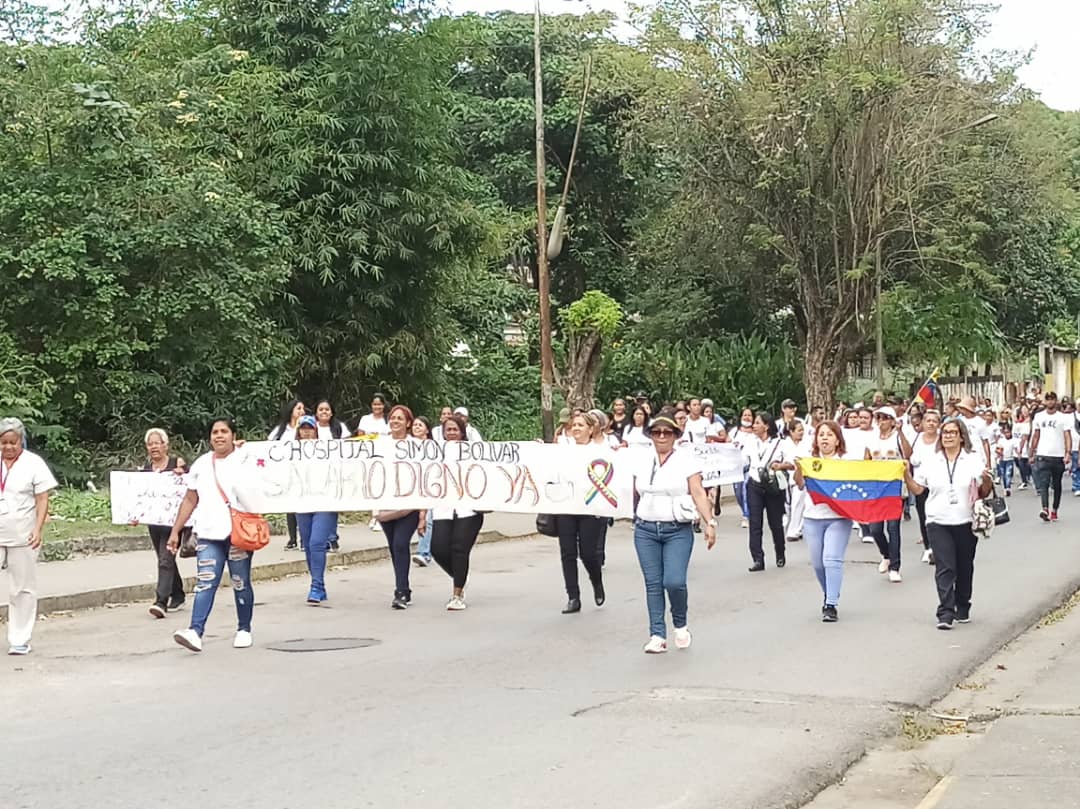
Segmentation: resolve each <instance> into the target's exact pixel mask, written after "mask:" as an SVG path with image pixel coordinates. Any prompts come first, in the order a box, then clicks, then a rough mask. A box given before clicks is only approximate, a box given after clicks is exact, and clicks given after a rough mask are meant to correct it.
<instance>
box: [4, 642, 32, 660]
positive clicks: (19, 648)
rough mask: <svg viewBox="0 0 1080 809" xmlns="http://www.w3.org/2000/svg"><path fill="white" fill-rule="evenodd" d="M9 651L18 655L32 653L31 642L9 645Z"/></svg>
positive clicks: (10, 653)
mask: <svg viewBox="0 0 1080 809" xmlns="http://www.w3.org/2000/svg"><path fill="white" fill-rule="evenodd" d="M7 653H8V654H9V655H16V656H18V657H21V656H22V655H28V654H30V644H29V643H18V644H16V645H14V646H9V647H8V650H7Z"/></svg>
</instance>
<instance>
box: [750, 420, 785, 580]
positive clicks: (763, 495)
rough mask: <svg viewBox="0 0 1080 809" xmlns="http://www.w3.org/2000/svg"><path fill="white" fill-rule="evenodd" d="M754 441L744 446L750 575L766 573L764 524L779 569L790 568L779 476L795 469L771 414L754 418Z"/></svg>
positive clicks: (780, 478)
mask: <svg viewBox="0 0 1080 809" xmlns="http://www.w3.org/2000/svg"><path fill="white" fill-rule="evenodd" d="M753 431H754V439H753V440H751V441H747V442H746V443H745V444H743V457H744V458H745V459H746V462H747V464H749V467H750V468H749V472H748V473H747V483H746V505H747V510H748V511H749V513H750V518H749V519H750V558H751V559H752V560H753V564H752V565H750V568H749V570H750V572H751V573H760V572H761V571H762V570H764V569H765V551H764V549H763V548H762V543H761V539H762V535H763V534H764V529H765V522H766V521H768V523H769V532H770V533H771V534H772V541H773V549H774V550H775V551H776V566H777V567H783V566H784V565H786V564H787V555H786V552H787V547H786V546H785V544H784V505H785V499H786V495H785V483H786V481H785V480H784V479H783V477H782V476H779V475H777V472H783V471H784V470H788V469H793V468H794V467H793V466H792V461H793V459H792V458H787V457H785V455H784V447H783V442H782V441H781V440H780V435H779V431H778V430H777V427H776V422H775V420H774V419H773V417H772V414H771V413H766V412H764V411H761V412H759V413H758V414H757V415H755V416H754V424H753Z"/></svg>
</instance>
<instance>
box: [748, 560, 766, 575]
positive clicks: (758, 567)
mask: <svg viewBox="0 0 1080 809" xmlns="http://www.w3.org/2000/svg"><path fill="white" fill-rule="evenodd" d="M764 569H765V563H764V562H754V564H752V565H751V566H750V567H748V568H747V570H749V571H750V572H751V573H760V572H761V571H763V570H764Z"/></svg>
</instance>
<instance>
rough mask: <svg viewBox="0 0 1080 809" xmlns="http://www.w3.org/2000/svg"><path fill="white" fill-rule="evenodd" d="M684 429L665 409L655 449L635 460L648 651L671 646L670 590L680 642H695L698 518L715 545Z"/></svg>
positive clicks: (655, 424) (654, 428)
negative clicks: (692, 576) (691, 598)
mask: <svg viewBox="0 0 1080 809" xmlns="http://www.w3.org/2000/svg"><path fill="white" fill-rule="evenodd" d="M680 433H681V431H680V430H679V426H678V425H677V424H676V423H675V420H674V419H673V418H672V417H671V416H669V415H667V414H666V413H662V414H661V415H659V416H657V417H656V418H655V419H653V421H652V423H651V424H650V425H649V435H650V437H651V439H652V443H653V449H652V450H650V451H649V452H643V453H641V455H640V457H636V458H635V459H634V470H633V476H634V497H635V500H636V505H635V507H634V550H635V551H637V557H638V562H639V563H640V564H641V573H642V575H643V576H644V578H645V600H646V603H647V605H648V608H649V640H648V642H647V643H646V644H645V648H644V650H645V653H646V654H661V653H663V652H666V651H667V622H666V621H665V618H664V611H665V607H666V603H665V600H664V592H665V591H667V598H668V600H669V601H670V602H671V623H672V624H673V626H674V628H675V646H676V647H677V648H679V649H687V648H689V646H690V643H691V641H692V636H691V634H690V629H689V627H688V626H687V624H686V613H687V589H686V573H687V570H688V568H689V567H690V553H691V551H692V550H693V548H694V532H693V529H692V527H691V525H692V523H693V521H694V519H695V517H700V519H701V522H702V524H703V525H704V526H705V541H706V544H707V546H708V547H709V548H712V546H713V545H714V544H716V518H715V517H713V515H712V504H711V503H709V498H708V497H707V496H706V494H705V489H704V488H703V487H702V485H701V470H700V468H699V466H698V462H697V459H696V458H695V456H694V455H693V454H691V453H689V452H684V451H679V450H676V449H675V441H676V440H677V439H678V438H679V436H680Z"/></svg>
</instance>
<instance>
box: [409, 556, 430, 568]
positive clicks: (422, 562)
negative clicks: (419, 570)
mask: <svg viewBox="0 0 1080 809" xmlns="http://www.w3.org/2000/svg"><path fill="white" fill-rule="evenodd" d="M412 560H413V564H414V565H416V566H417V567H427V566H428V560H427V558H426V557H424V556H421V555H420V554H418V553H414V554H413V558H412Z"/></svg>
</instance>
